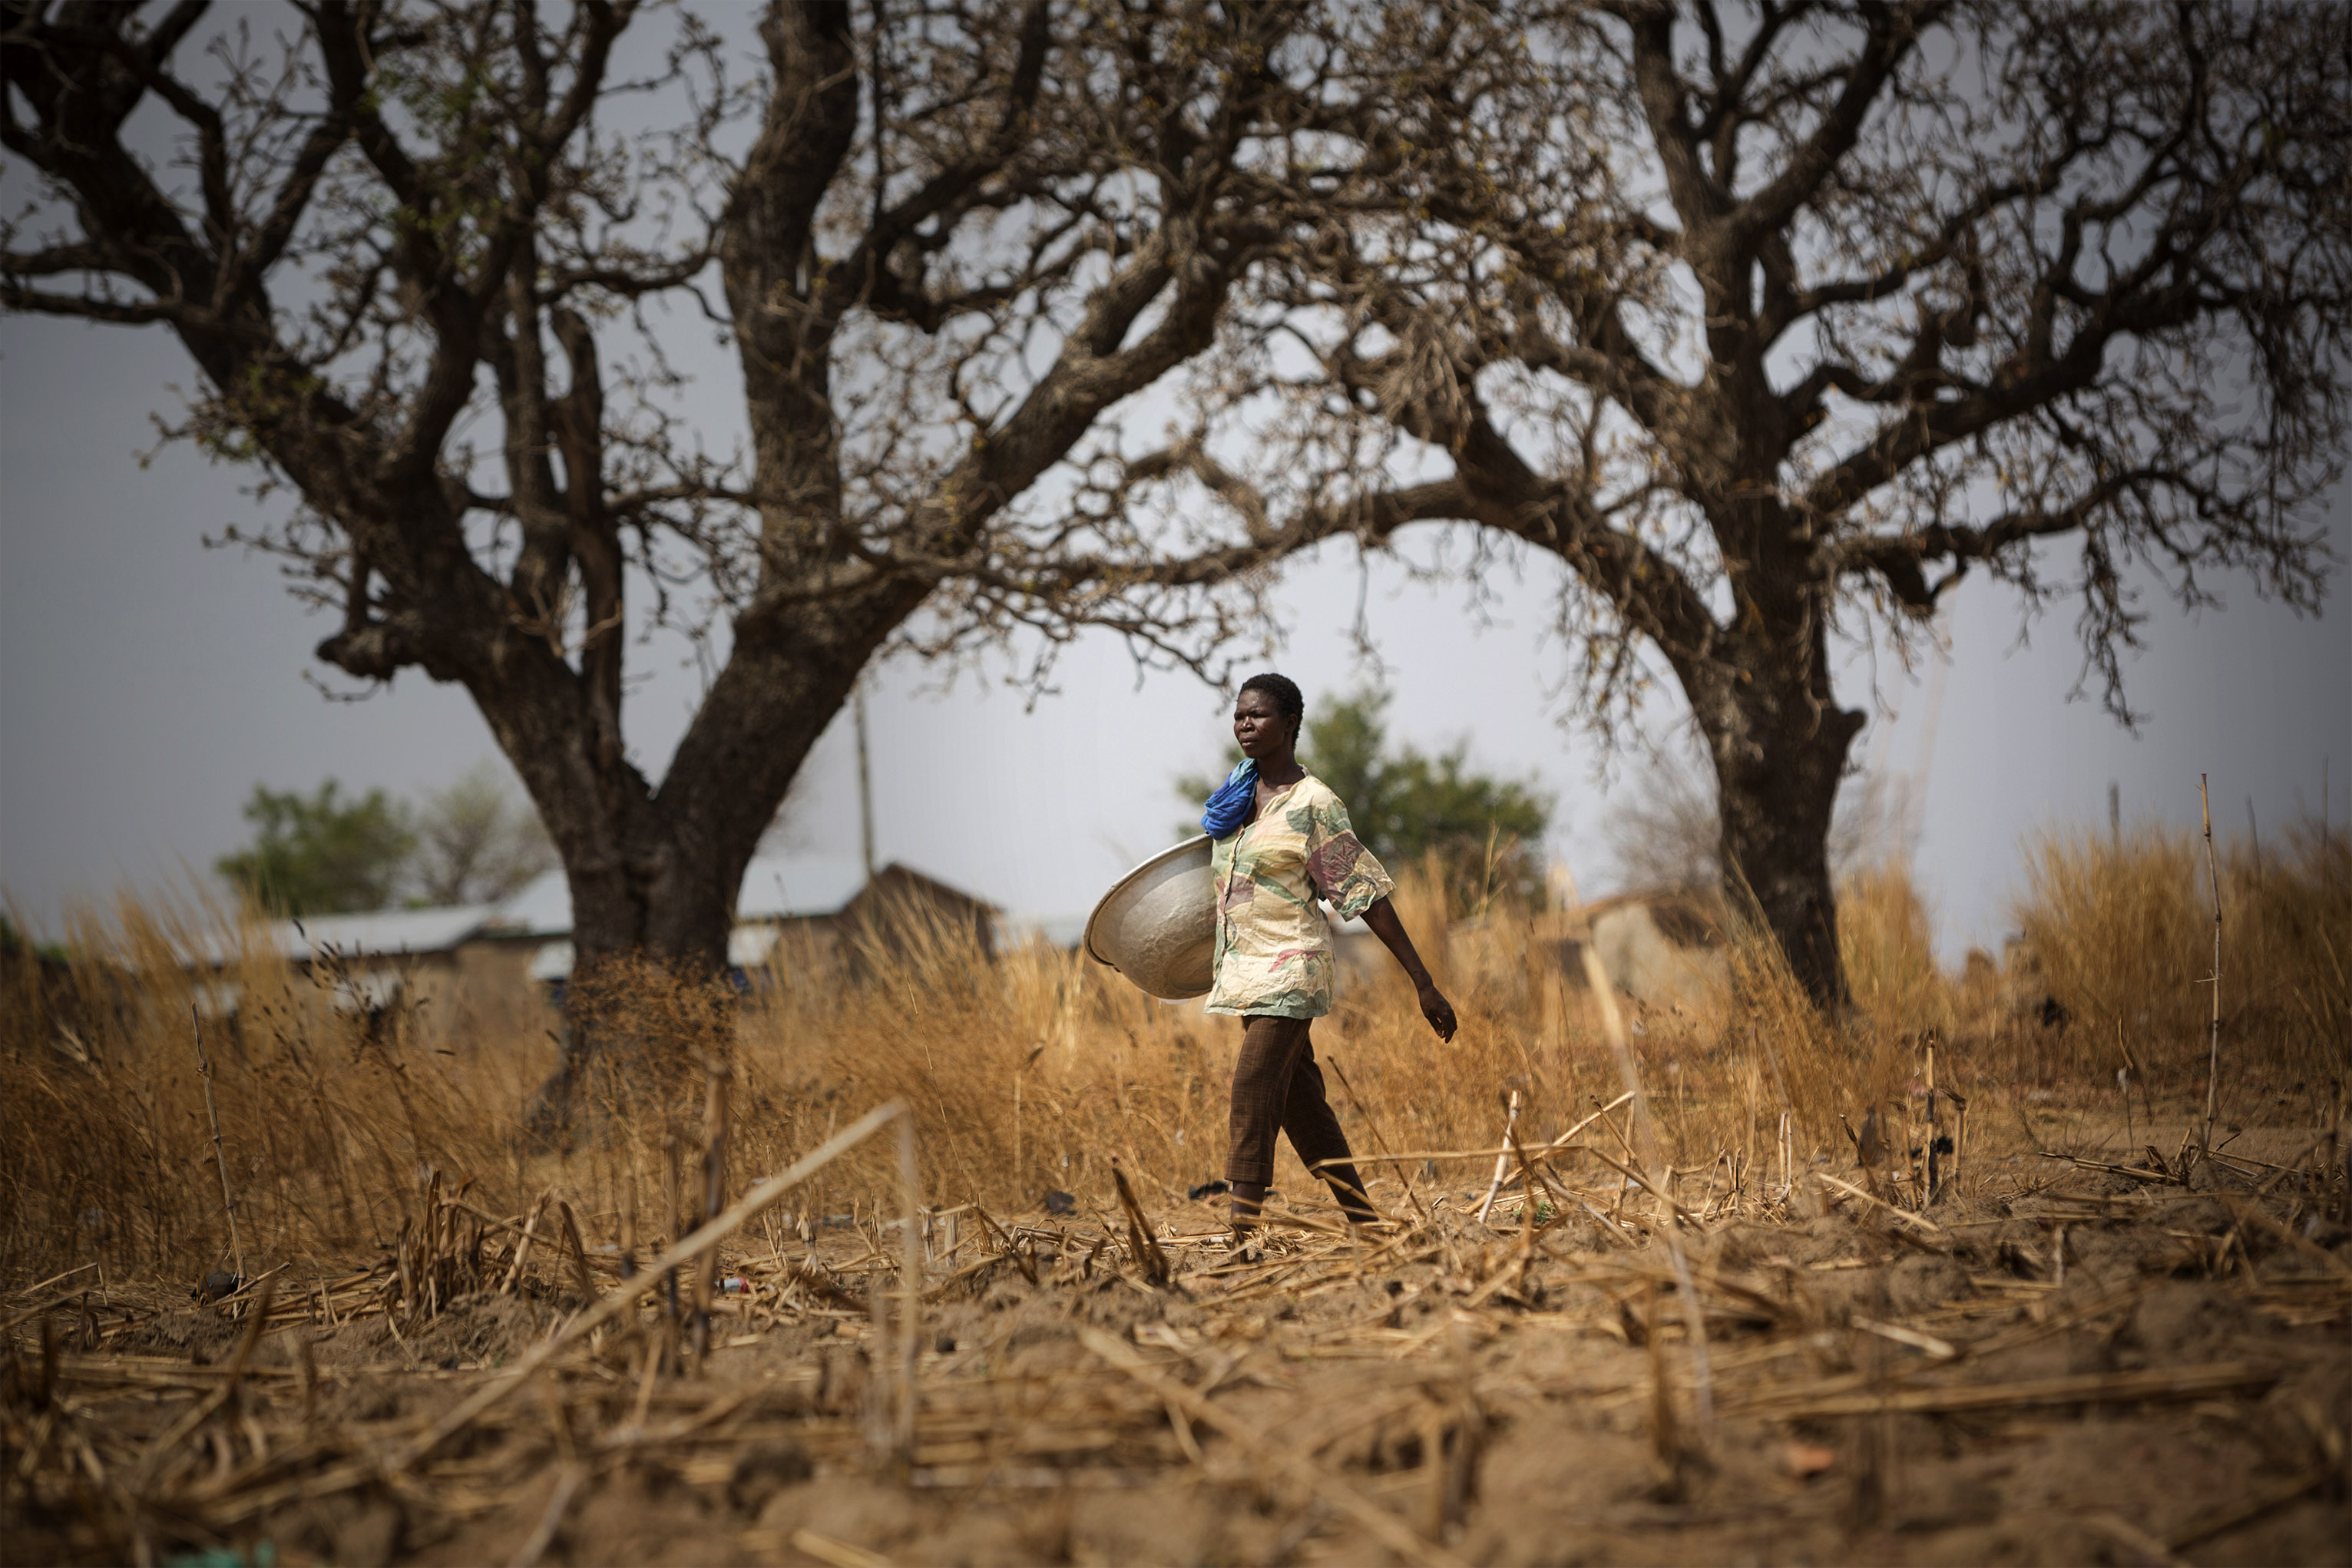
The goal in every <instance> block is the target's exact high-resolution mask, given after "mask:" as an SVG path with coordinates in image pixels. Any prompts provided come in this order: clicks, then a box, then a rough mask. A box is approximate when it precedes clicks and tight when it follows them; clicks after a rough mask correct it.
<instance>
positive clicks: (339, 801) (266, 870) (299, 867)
mask: <svg viewBox="0 0 2352 1568" xmlns="http://www.w3.org/2000/svg"><path fill="white" fill-rule="evenodd" d="M245 819H246V820H247V822H249V823H251V824H253V826H254V830H255V831H254V838H253V843H252V844H251V845H250V846H249V847H247V848H244V849H240V850H238V851H237V852H236V853H235V854H233V855H224V856H222V857H221V858H219V859H217V860H215V861H214V862H213V869H215V871H217V872H219V873H220V874H221V875H222V876H223V877H226V878H227V879H229V880H230V881H231V882H234V883H236V885H237V886H238V887H239V888H241V889H244V890H245V891H246V892H247V894H248V895H250V896H251V897H252V899H253V900H255V901H256V902H257V903H258V904H260V905H262V906H263V907H264V908H266V909H268V910H271V911H272V912H274V913H278V914H283V915H319V914H350V913H353V912H356V911H359V910H380V909H382V908H383V907H384V905H386V904H388V903H390V902H391V901H392V898H393V894H394V889H396V888H397V886H398V884H399V880H400V876H401V872H402V870H403V869H404V868H405V866H406V865H407V863H408V857H409V854H410V852H411V851H412V850H413V849H415V847H416V835H415V831H414V830H413V829H412V828H411V827H410V826H409V819H408V813H407V812H406V811H405V810H404V809H403V808H402V806H401V805H399V804H398V803H397V802H395V801H394V800H393V799H392V797H391V796H389V795H385V794H384V792H383V791H382V790H380V789H372V790H370V791H368V792H367V794H365V795H360V796H358V797H357V798H352V797H351V796H348V795H344V794H343V793H342V786H341V785H340V784H337V783H336V782H335V781H334V780H333V779H329V780H327V781H326V782H325V783H324V784H320V786H319V791H318V793H317V794H316V795H309V796H305V795H301V794H300V793H299V792H297V791H294V790H287V791H284V792H282V793H281V792H279V791H277V790H273V789H271V788H269V787H268V785H266V784H256V785H254V786H253V796H252V798H251V799H249V800H247V802H246V804H245Z"/></svg>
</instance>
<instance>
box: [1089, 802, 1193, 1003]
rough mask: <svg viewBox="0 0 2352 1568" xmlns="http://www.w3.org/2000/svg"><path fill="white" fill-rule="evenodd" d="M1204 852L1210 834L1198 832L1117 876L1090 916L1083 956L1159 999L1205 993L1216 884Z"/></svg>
mask: <svg viewBox="0 0 2352 1568" xmlns="http://www.w3.org/2000/svg"><path fill="white" fill-rule="evenodd" d="M1209 858H1210V843H1209V837H1208V835H1206V834H1202V836H1201V837H1198V838H1188V839H1186V840H1185V841H1184V842H1183V843H1181V844H1179V845H1177V846H1176V847H1174V848H1173V849H1163V850H1161V851H1160V853H1159V854H1157V855H1154V856H1153V857H1152V858H1150V859H1149V860H1146V861H1145V862H1144V863H1143V864H1142V865H1140V866H1138V867H1137V868H1135V869H1134V870H1132V871H1129V873H1128V874H1127V875H1126V876H1124V877H1121V878H1120V879H1118V881H1117V882H1116V883H1114V884H1113V885H1112V887H1111V890H1110V891H1109V892H1108V893H1105V894H1104V895H1103V896H1102V902H1100V903H1098V904H1097V905H1096V906H1095V912H1094V913H1093V914H1091V915H1089V916H1087V936H1086V949H1087V957H1089V958H1091V959H1093V960H1094V961H1095V962H1096V963H1108V964H1109V965H1110V966H1111V967H1112V968H1113V969H1116V970H1118V972H1119V973H1121V974H1124V975H1126V976H1127V977H1128V979H1129V980H1131V981H1133V982H1134V983H1135V984H1137V985H1139V986H1140V987H1142V989H1143V990H1144V991H1145V992H1146V993H1148V994H1150V995H1153V996H1157V997H1160V998H1161V999H1162V1000H1163V1001H1169V1002H1181V1001H1183V1000H1184V999H1186V998H1187V997H1192V996H1205V995H1206V994H1208V991H1209V987H1210V985H1211V984H1213V982H1214V981H1215V978H1216V944H1217V885H1216V882H1215V879H1213V878H1212V877H1211V876H1210V874H1209Z"/></svg>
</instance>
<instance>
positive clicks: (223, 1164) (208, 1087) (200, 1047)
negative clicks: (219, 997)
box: [188, 1002, 245, 1286]
mask: <svg viewBox="0 0 2352 1568" xmlns="http://www.w3.org/2000/svg"><path fill="white" fill-rule="evenodd" d="M188 1022H189V1023H191V1024H193V1025H194V1026H195V1030H196V1075H197V1076H198V1077H199V1078H201V1079H204V1080H205V1115H206V1116H207V1117H210V1118H211V1119H212V1124H213V1167H214V1169H215V1170H217V1171H218V1172H220V1184H221V1208H222V1211H223V1212H224V1213H226V1215H228V1250H229V1256H230V1257H232V1258H235V1259H236V1282H237V1284H238V1285H239V1286H242V1285H244V1283H245V1244H244V1243H243V1242H242V1241H240V1240H238V1239H237V1235H236V1198H235V1197H233V1196H232V1195H230V1193H229V1190H228V1152H227V1150H226V1149H224V1148H223V1147H222V1146H221V1131H220V1108H219V1107H218V1106H216V1105H215V1104H214V1103H213V1064H212V1063H211V1062H209V1061H207V1060H205V1020H204V1016H203V1015H202V1014H200V1013H199V1012H197V1011H196V1005H195V1004H194V1002H191V1003H189V1004H188Z"/></svg>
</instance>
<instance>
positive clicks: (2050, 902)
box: [2011, 822, 2352, 1083]
mask: <svg viewBox="0 0 2352 1568" xmlns="http://www.w3.org/2000/svg"><path fill="white" fill-rule="evenodd" d="M2025 870H2026V888H2025V891H2024V893H2023V894H2022V895H2021V897H2020V898H2019V900H2017V902H2016V904H2015V906H2014V910H2015V912H2014V918H2015V920H2016V921H2017V926H2018V930H2019V932H2020V935H2021V942H2020V949H2021V951H2020V952H2019V953H2018V954H2017V955H2016V957H2015V958H2014V960H2013V961H2012V965H2011V967H2012V969H2013V970H2015V971H2019V972H2020V973H2017V974H2016V975H2015V976H2014V983H2023V984H2031V985H2032V986H2037V987H2039V988H2040V989H2041V990H2042V991H2045V992H2046V994H2047V995H2048V996H2049V998H2050V999H2051V1000H2052V1001H2053V1002H2054V1003H2055V1004H2056V1005H2057V1006H2058V1008H2060V1009H2063V1012H2064V1013H2065V1014H2066V1015H2068V1016H2070V1020H2071V1021H2070V1026H2069V1027H2068V1028H2067V1029H2066V1030H2064V1031H2063V1038H2058V1039H2053V1040H2052V1041H2050V1042H2048V1044H2047V1049H2048V1050H2049V1051H2050V1052H2051V1053H2052V1054H2053V1056H2055V1057H2057V1058H2061V1059H2063V1061H2064V1062H2065V1064H2066V1065H2067V1066H2068V1068H2071V1069H2072V1070H2076V1071H2090V1072H2096V1071H2103V1070H2104V1071H2112V1070H2113V1068H2114V1067H2115V1066H2116V1061H2117V1058H2118V1057H2119V1056H2120V1055H2121V1054H2122V1053H2124V1052H2126V1051H2127V1052H2128V1053H2129V1054H2130V1056H2131V1058H2132V1059H2134V1060H2136V1061H2138V1062H2141V1063H2143V1064H2147V1070H2163V1071H2166V1072H2168V1073H2170V1074H2172V1075H2174V1076H2178V1075H2179V1074H2181V1073H2183V1072H2186V1071H2188V1070H2189V1069H2190V1068H2194V1067H2196V1066H2197V1065H2198V1064H2200V1063H2201V1062H2202V1060H2203V1058H2204V1051H2205V1043H2206V1034H2207V1029H2208V1026H2209V1021H2210V1009H2211V1007H2212V993H2211V991H2210V989H2209V988H2208V986H2209V983H2210V972H2211V969H2212V959H2213V949H2212V942H2213V908H2212V899H2211V892H2210V879H2209V877H2208V874H2207V871H2206V867H2205V861H2204V848H2203V846H2202V844H2201V842H2200V840H2199V839H2197V838H2196V837H2193V836H2192V835H2189V834H2187V833H2176V832H2170V831H2168V830H2165V829H2161V828H2154V827H2143V828H2138V829H2135V830H2134V831H2132V832H2130V833H2128V834H2126V835H2123V836H2120V837H2116V838H2113V839H2110V838H2108V837H2103V836H2099V835H2096V834H2090V833H2082V834H2075V835H2061V834H2056V833H2050V834H2043V835H2041V836H2039V837H2036V838H2034V839H2032V841H2030V842H2029V844H2028V845H2027V847H2026V863H2025ZM2220 873H2221V877H2220V880H2221V920H2222V957H2221V1016H2222V1026H2221V1038H2222V1048H2223V1052H2224V1054H2225V1056H2227V1055H2231V1054H2233V1053H2232V1047H2236V1053H2235V1054H2236V1055H2237V1056H2238V1057H2239V1059H2240V1060H2241V1061H2242V1060H2243V1053H2245V1052H2246V1051H2248V1050H2252V1051H2253V1052H2255V1053H2258V1057H2257V1059H2258V1060H2259V1061H2260V1063H2261V1065H2263V1066H2264V1067H2265V1068H2272V1069H2274V1070H2277V1071H2281V1072H2284V1073H2288V1074H2292V1075H2294V1076H2296V1077H2298V1078H2301V1079H2305V1080H2306V1081H2311V1082H2317V1083H2328V1082H2336V1081H2341V1080H2342V1079H2344V1078H2345V1076H2346V1073H2347V1055H2346V1051H2347V1035H2352V1028H2348V1027H2347V1026H2352V984H2347V971H2348V970H2352V847H2347V845H2346V843H2345V841H2344V839H2343V837H2341V836H2340V835H2336V834H2323V833H2322V832H2321V831H2320V829H2319V828H2318V826H2316V825H2315V824H2312V823H2308V822H2305V823H2298V824H2296V825H2294V826H2293V827H2292V828H2290V830H2289V831H2288V832H2287V833H2286V834H2285V835H2284V837H2283V839H2282V841H2281V842H2279V843H2277V844H2274V845H2272V846H2269V847H2266V848H2265V850H2264V851H2263V852H2257V850H2256V849H2255V847H2254V846H2253V845H2252V842H2251V841H2239V842H2236V843H2232V844H2231V845H2230V846H2229V847H2227V848H2226V850H2225V851H2224V852H2223V853H2222V855H2221V863H2220Z"/></svg>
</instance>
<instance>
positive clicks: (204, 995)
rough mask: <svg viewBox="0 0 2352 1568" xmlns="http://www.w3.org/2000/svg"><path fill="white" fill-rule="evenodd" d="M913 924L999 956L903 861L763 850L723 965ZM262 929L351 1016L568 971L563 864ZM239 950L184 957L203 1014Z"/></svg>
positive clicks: (933, 883) (230, 1011)
mask: <svg viewBox="0 0 2352 1568" xmlns="http://www.w3.org/2000/svg"><path fill="white" fill-rule="evenodd" d="M910 917H913V918H915V919H917V920H919V921H927V922H929V923H932V924H933V925H935V926H936V927H938V928H939V929H942V930H946V931H958V932H962V931H969V932H970V933H971V936H972V937H973V939H974V940H975V941H977V942H978V943H979V944H980V947H981V950H982V952H992V951H993V947H994V935H995V930H996V925H997V921H998V910H996V907H995V906H994V905H992V904H990V903H987V902H985V901H983V900H980V899H975V898H973V897H972V896H971V894H969V893H965V892H963V891H961V889H956V888H952V887H950V886H949V885H948V884H946V883H945V882H942V881H940V880H939V879H936V878H934V877H929V876H927V875H925V874H924V873H922V872H920V871H918V870H915V869H913V868H910V867H907V866H901V865H896V864H893V865H889V866H886V867H884V868H882V869H881V870H879V871H877V872H876V873H875V874H874V877H873V879H871V880H870V881H869V880H868V879H867V878H866V871H865V868H864V866H863V865H862V864H861V863H860V862H859V861H857V860H856V859H855V858H847V857H840V856H763V857H761V858H757V859H754V860H753V861H752V862H751V865H750V867H749V868H746V870H745V871H744V874H743V881H742V886H741V888H740V891H739V892H738V894H737V896H736V904H735V925H734V929H733V931H731V932H730V934H729V936H728V942H727V962H728V964H729V967H730V969H732V970H734V971H736V972H737V973H738V974H739V975H740V976H741V977H743V978H744V980H745V982H746V983H747V984H756V983H757V981H758V977H759V976H760V975H761V973H762V972H763V971H766V970H767V969H768V968H769V966H770V963H771V960H772V958H773V957H775V956H776V947H777V944H778V942H781V941H783V940H785V939H786V938H787V937H793V938H797V939H799V940H801V941H802V942H803V943H804V944H806V945H807V947H808V948H809V950H810V951H811V952H814V953H815V954H817V955H818V956H820V957H821V958H823V959H824V960H825V961H828V962H830V961H834V960H835V959H837V958H838V957H839V956H841V954H842V952H843V949H844V947H845V944H844V942H843V941H842V939H843V937H844V936H845V935H846V934H847V933H848V932H850V931H854V930H856V929H857V928H859V927H860V926H862V925H867V924H870V925H871V926H872V927H873V929H875V930H876V931H878V932H879V933H881V935H882V937H883V940H885V941H888V942H896V941H898V940H902V937H901V935H900V934H899V933H901V932H903V931H906V930H907V929H909V918H910ZM263 929H264V930H265V931H267V933H268V942H269V943H270V946H271V949H273V950H274V952H275V956H277V957H278V958H281V959H283V960H285V961H286V962H287V963H290V964H292V965H294V966H295V967H297V968H299V969H304V970H311V971H316V970H317V969H318V967H319V966H320V964H322V963H323V964H326V965H328V966H329V967H330V968H331V971H332V973H334V975H335V978H336V986H337V991H338V998H337V1005H340V1006H343V1007H345V1008H347V1009H350V1010H352V1011H361V1012H365V1011H372V1010H373V1009H375V1008H379V1007H384V1006H388V1005H391V1004H392V1003H394V1002H395V1001H398V1000H402V999H404V998H405V999H407V1000H410V1001H415V1000H417V999H419V998H420V997H421V996H422V995H424V994H442V993H453V992H457V991H463V992H466V993H468V994H472V995H473V996H475V997H478V998H482V997H488V996H491V995H495V994H499V993H501V992H504V993H506V994H509V995H517V994H527V993H528V992H530V990H531V989H533V988H534V987H535V986H547V985H553V984H560V983H562V981H564V980H566V979H568V978H569V977H570V975H571V973H572V940H571V938H572V889H571V886H570V884H569V883H568V882H567V881H566V880H565V879H564V875H563V872H562V870H560V869H558V870H552V871H549V872H546V873H544V874H543V875H541V876H540V877H538V878H536V879H533V880H532V881H531V882H530V884H528V885H527V886H525V887H524V888H523V889H521V890H520V892H517V893H515V894H514V895H513V896H512V897H510V898H508V899H506V900H503V901H502V902H499V903H496V904H467V905H459V906H455V907H451V908H446V909H426V910H379V911H376V912H373V913H370V914H356V915H320V916H313V917H307V918H305V919H302V920H299V921H293V920H289V921H273V922H271V923H270V924H269V925H268V926H267V927H265V928H263ZM244 955H245V950H244V949H243V948H242V947H241V946H240V945H239V939H238V938H236V937H235V936H233V935H230V934H227V933H219V934H215V935H213V936H211V937H209V938H207V939H206V941H205V946H204V947H203V949H202V950H201V951H199V952H195V953H193V954H191V955H190V957H189V961H188V963H189V967H190V968H191V969H192V970H196V971H200V972H205V971H208V972H211V973H213V974H214V975H215V976H218V978H215V979H211V980H208V981H204V982H201V983H200V984H199V985H198V988H197V997H198V1006H199V1007H200V1008H201V1009H203V1010H205V1011H206V1012H208V1013H210V1014H213V1015H215V1016H222V1017H233V1016H236V1012H237V1009H238V1003H239V1000H240V998H239V992H238V986H237V984H236V981H235V980H234V979H230V978H227V977H226V975H225V974H224V973H223V972H225V971H226V970H227V969H229V968H230V966H232V965H233V964H234V963H236V962H237V960H238V959H239V958H241V957H243V956H244Z"/></svg>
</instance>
